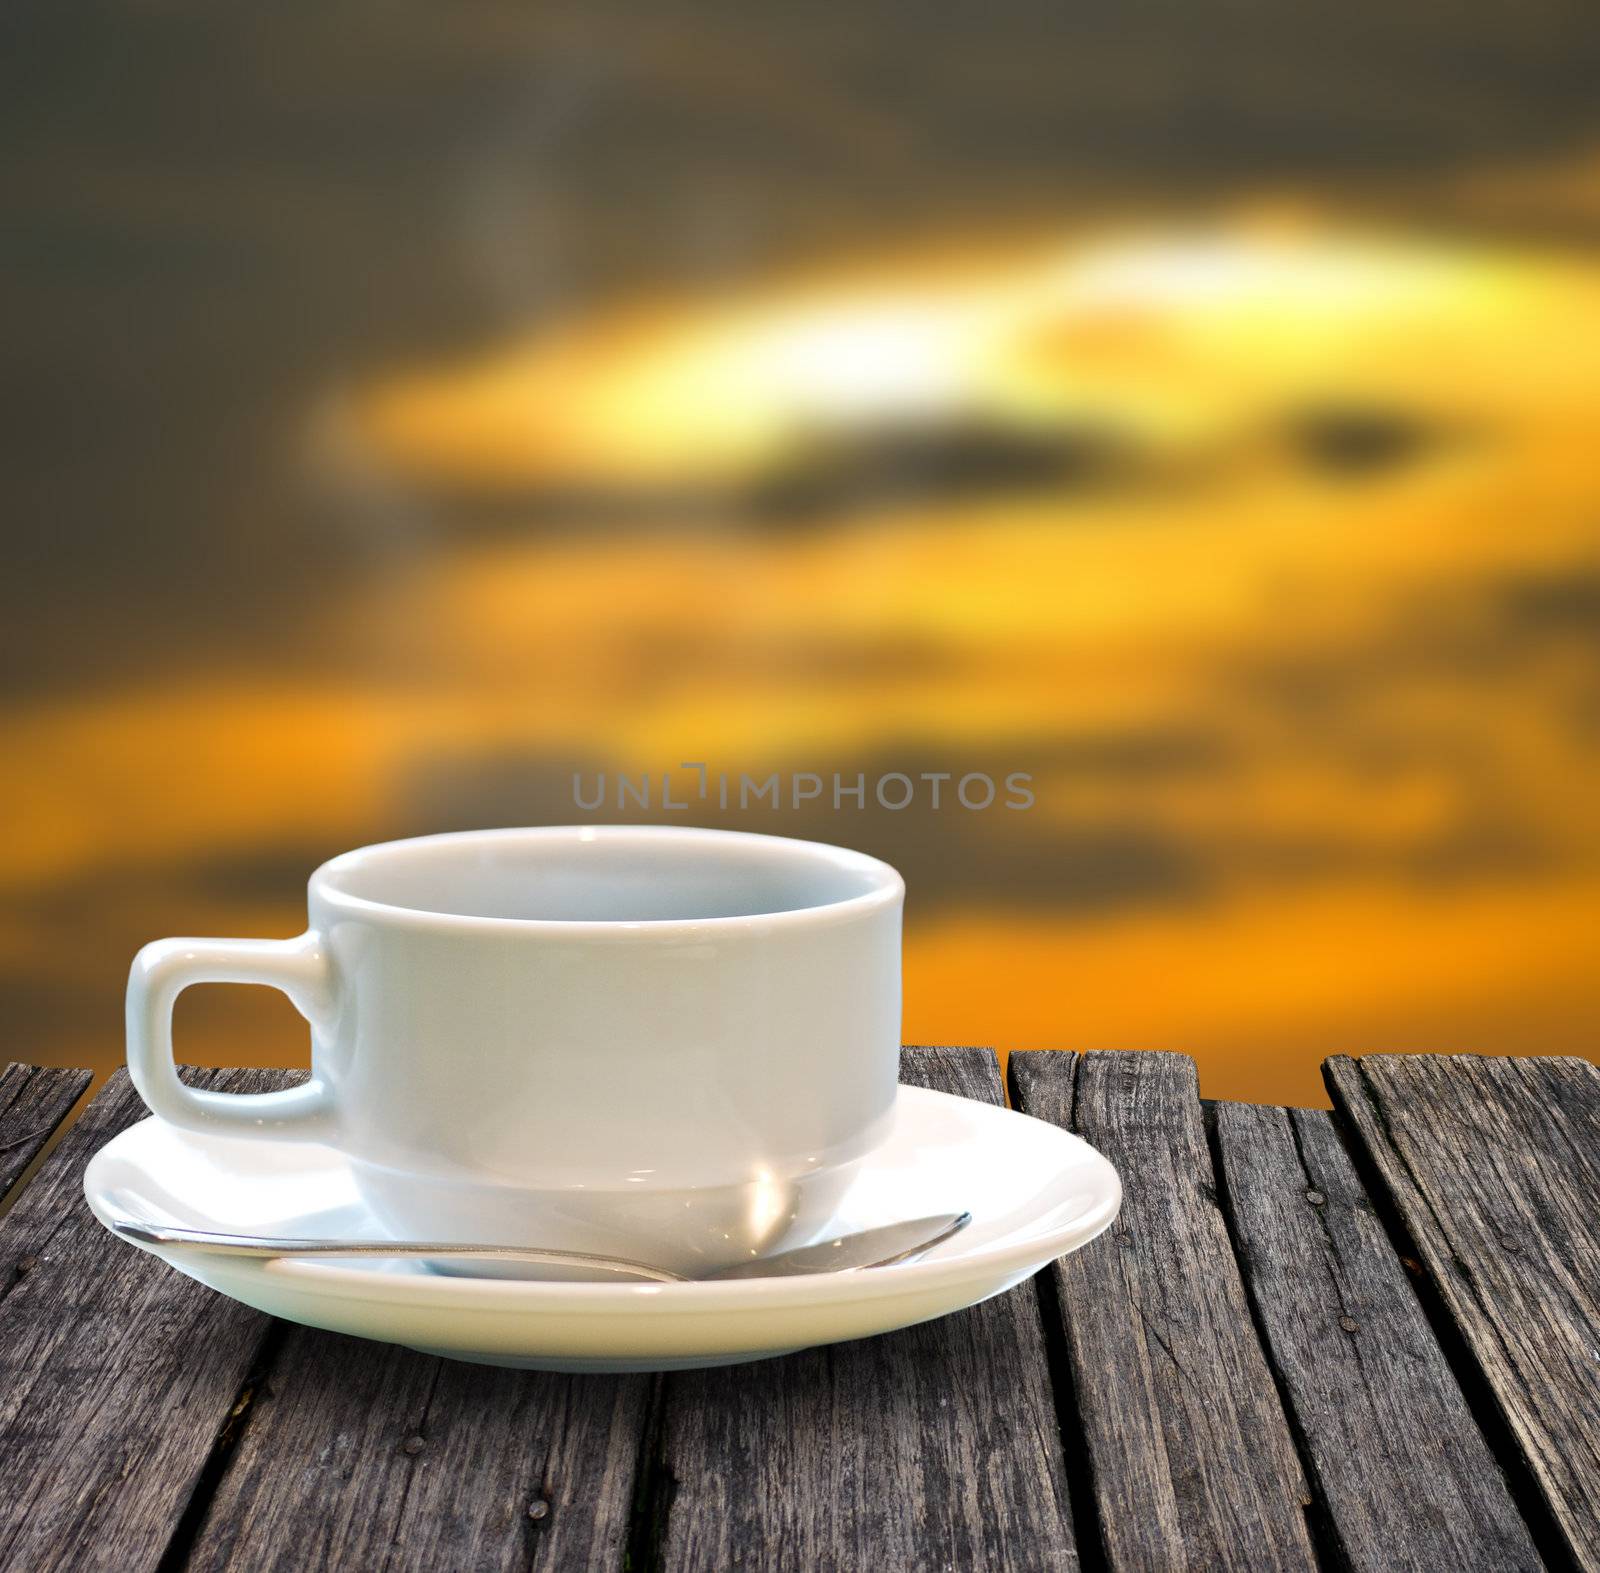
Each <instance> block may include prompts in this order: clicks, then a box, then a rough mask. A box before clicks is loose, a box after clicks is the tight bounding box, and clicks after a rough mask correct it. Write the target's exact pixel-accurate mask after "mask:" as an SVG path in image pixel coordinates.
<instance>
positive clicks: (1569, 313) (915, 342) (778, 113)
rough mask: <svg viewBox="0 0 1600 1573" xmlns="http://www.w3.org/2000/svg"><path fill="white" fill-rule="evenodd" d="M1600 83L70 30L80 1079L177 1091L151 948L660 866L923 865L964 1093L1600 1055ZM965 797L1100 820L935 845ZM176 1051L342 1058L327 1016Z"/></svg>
mask: <svg viewBox="0 0 1600 1573" xmlns="http://www.w3.org/2000/svg"><path fill="white" fill-rule="evenodd" d="M1535 22H1537V25H1535ZM1591 34H1592V30H1591V29H1589V28H1587V26H1586V20H1585V16H1584V11H1583V8H1582V7H1580V6H1578V5H1576V4H1571V5H1568V4H1562V3H1551V4H1548V5H1545V6H1542V7H1540V8H1539V11H1538V15H1537V18H1534V17H1533V16H1532V15H1531V14H1528V15H1524V14H1521V13H1519V16H1518V18H1517V19H1516V20H1515V21H1513V19H1512V18H1511V17H1510V15H1509V14H1508V13H1505V12H1504V11H1503V10H1500V9H1492V8H1481V11H1480V12H1479V13H1477V14H1474V13H1473V12H1472V11H1471V10H1470V9H1463V10H1462V11H1461V12H1460V13H1459V14H1452V15H1451V17H1449V18H1448V19H1445V18H1442V17H1437V16H1434V15H1433V14H1432V13H1431V12H1428V11H1426V10H1424V11H1419V12H1417V13H1416V14H1415V15H1396V14H1392V13H1390V12H1388V11H1385V12H1382V13H1375V14H1374V15H1372V16H1370V17H1362V16H1361V15H1360V14H1358V12H1352V11H1351V10H1350V8H1349V7H1348V6H1341V7H1334V6H1332V5H1316V6H1311V7H1307V8H1303V9H1302V8H1296V11H1295V14H1294V15H1293V16H1292V17H1291V16H1288V15H1280V14H1276V13H1273V14H1268V13H1265V12H1263V13H1261V14H1259V15H1257V14H1254V13H1251V14H1250V15H1248V16H1247V15H1246V14H1245V13H1241V12H1238V11H1235V10H1230V11H1228V12H1226V13H1225V14H1224V13H1222V12H1220V11H1217V12H1215V13H1214V14H1213V13H1211V12H1208V9H1207V8H1206V7H1204V6H1201V7H1193V6H1184V7H1178V6H1176V5H1172V6H1170V7H1165V6H1164V7H1159V8H1158V10H1157V12H1155V13H1141V14H1140V17H1139V18H1138V19H1135V18H1134V17H1132V16H1129V15H1126V14H1122V13H1115V14H1111V13H1108V14H1106V15H1100V14H1098V13H1096V14H1093V15H1091V14H1088V13H1075V12H1073V11H1071V10H1070V9H1068V10H1063V9H1060V8H1057V9H1055V10H1052V11H1049V12H1046V11H1045V10H1043V9H1039V8H1035V7H1033V6H1031V5H1020V4H1007V5H1003V6H998V7H993V8H984V9H983V10H982V12H981V13H980V12H979V10H978V9H977V8H974V9H972V10H971V11H970V12H966V11H964V10H963V11H960V12H958V11H957V10H955V9H943V8H941V9H938V10H935V11H927V10H918V11H916V12H912V11H911V10H909V9H908V8H904V7H899V6H890V5H887V4H883V3H881V0H879V3H874V4H869V5H865V6H852V7H851V8H850V9H849V10H848V11H845V10H844V9H843V8H830V7H827V6H811V7H805V8H783V7H775V6H774V7H762V6H741V7H738V8H734V7H725V6H721V5H712V4H697V5H694V6H689V7H665V8H664V7H661V6H650V7H644V6H642V5H639V6H634V7H631V8H630V7H622V6H606V7H602V8H600V9H598V10H586V11H584V12H583V13H582V14H581V15H580V14H579V13H578V12H577V10H576V8H573V9H571V10H570V11H565V12H564V11H563V9H562V8H556V9H554V10H550V9H546V10H545V11H543V12H542V13H541V15H540V16H539V17H537V18H535V17H529V16H526V15H522V14H520V13H517V12H513V11H511V10H509V9H506V8H504V7H500V6H466V7H461V8H449V9H448V10H445V9H441V8H435V7H424V6H411V5H402V6H393V7H383V8H375V7H374V8H368V7H364V6H359V5H349V4H344V5H338V6H334V7H331V8H322V9H318V10H315V11H306V12H303V13H302V12H297V11H289V12H284V11H280V10H274V11H273V12H272V13H271V14H265V13H258V14H250V13H233V12H229V13H226V14H224V13H219V12H216V11H215V10H204V11H202V10H199V9H194V10H191V9H189V8H187V7H182V6H177V7H162V8H136V7H133V6H131V5H114V6H106V7H92V8H90V9H89V11H87V12H75V13H74V14H73V16H72V17H70V18H69V17H65V16H63V15H62V14H61V13H60V12H58V11H54V10H48V9H44V8H36V9H32V10H29V9H26V8H25V9H24V11H23V12H21V13H19V19H18V21H17V22H16V24H15V26H14V47H13V48H12V49H11V50H10V58H9V60H8V62H7V63H6V65H5V67H4V70H5V73H6V76H7V77H8V78H9V79H10V81H9V86H8V87H7V88H6V91H4V92H0V123H3V124H4V127H5V130H6V136H7V145H8V147H10V148H12V149H13V156H12V158H11V160H10V162H9V165H8V168H7V170H6V171H5V174H4V180H5V184H6V192H5V211H6V213H7V215H8V219H7V223H6V226H5V233H4V235H3V236H0V285H3V288H0V314H3V317H4V321H3V323H0V327H3V330H4V334H3V339H0V343H3V344H4V350H3V352H0V353H3V356H4V366H3V379H4V380H3V384H0V386H3V393H0V397H3V399H4V408H5V412H6V417H7V426H8V430H9V434H10V441H9V442H8V443H7V445H6V449H5V455H4V459H3V469H0V481H3V484H4V488H5V492H4V495H5V497H6V509H5V518H6V523H5V529H6V532H7V537H8V540H7V545H8V551H7V556H8V559H9V567H8V572H7V574H6V575H5V580H4V585H3V588H0V602H3V607H4V614H5V615H4V619H3V629H0V648H3V649H4V652H5V656H6V660H7V665H8V670H9V671H11V672H12V673H13V674H14V675H13V677H12V679H11V681H10V682H9V683H8V686H7V689H6V692H5V696H4V699H3V708H0V745H3V747H0V821H3V823H4V825H5V826H6V828H7V831H8V834H7V836H6V840H5V842H4V847H3V850H0V991H3V996H4V1005H5V1010H6V1013H7V1021H8V1029H9V1036H10V1044H9V1048H8V1053H9V1055H10V1057H13V1058H20V1059H27V1060H33V1061H38V1062H45V1063H76V1064H86V1065H92V1066H94V1067H96V1068H97V1069H100V1070H105V1069H107V1068H109V1067H110V1066H111V1065H114V1064H115V1063H117V1062H118V1061H119V1060H120V1057H121V1026H120V1000H121V991H122V986H123V981H124V978H125V974H126V966H127V962H128V960H129V959H130V958H131V956H132V954H133V952H134V950H136V949H137V947H138V945H139V944H140V943H142V942H143V941H144V940H146V939H151V938H155V937H158V936H160V935H163V934H169V933H202V934H204V933H210V934H240V935H250V934H265V935H287V934H290V933H294V932H297V931H298V929H299V928H300V927H301V926H303V918H304V907H303V900H304V880H305V876H306V875H307V874H308V873H309V872H310V870H311V868H312V867H313V866H315V864H317V863H318V862H320V861H321V860H322V859H323V858H325V857H327V856H329V855H331V854H333V853H334V852H337V851H340V850H342V849H344V848H346V847H349V846H354V845H357V844H360V843H363V842H367V841H372V840H379V839H385V838H388V837H391V836H398V835H406V834H414V833H422V832H426V831H430V830H441V829H453V828H461V827H469V826H479V825H491V824H536V823H564V822H570V821H574V820H583V819H610V820H627V819H640V818H647V819H671V820H677V821H683V822H696V823H714V824H725V825H730V826H735V827H739V828H746V829H758V830H768V831H774V832H777V833H780V834H792V835H801V836H808V837H814V838H818V839H824V840H830V841H837V842H841V843H844V844H847V845H851V846H857V847H861V848H863V849H865V850H867V851H870V852H873V853H875V854H878V855H880V856H883V857H886V858H888V859H889V860H890V861H892V862H894V863H895V864H896V865H897V866H899V867H900V868H901V869H902V871H903V872H904V873H905V875H906V878H907V882H908V887H909V899H908V908H907V936H906V1027H905V1031H906V1037H907V1040H908V1041H915V1042H961V1043H986V1044H993V1045H995V1046H996V1047H997V1048H999V1049H1000V1050H1002V1051H1003V1052H1005V1051H1010V1050H1013V1049H1024V1048H1040V1047H1075V1048H1139V1047H1145V1048H1160V1049H1176V1050H1182V1051H1185V1052H1188V1053H1191V1054H1193V1055H1194V1056H1195V1057H1196V1058H1197V1060H1198V1061H1199V1063H1200V1071H1201V1081H1202V1089H1203V1091H1205V1092H1206V1093H1207V1094H1209V1095H1212V1096H1219V1097H1247V1098H1253V1099H1259V1100H1268V1101H1280V1102H1290V1103H1321V1102H1324V1101H1325V1099H1324V1097H1323V1094H1322V1089H1321V1082H1320V1077H1319V1075H1318V1069H1317V1067H1318V1062H1319V1060H1320V1059H1321V1057H1322V1056H1324V1055H1327V1054H1330V1053H1341V1052H1366V1051H1377V1050H1410V1049H1415V1050H1447V1051H1483V1052H1495V1053H1512V1052H1516V1053H1533V1052H1540V1053H1569V1054H1583V1055H1592V1054H1593V1051H1594V1045H1595V1043H1596V1028H1597V1026H1600V945H1597V942H1596V920H1597V918H1600V821H1597V816H1596V813H1595V811H1594V804H1595V802H1596V800H1597V793H1600V484H1597V480H1596V466H1595V460H1594V456H1595V454H1596V453H1597V452H1600V116H1597V115H1596V113H1595V111H1594V107H1593V102H1592V93H1591V92H1590V91H1588V85H1590V84H1592V82H1593V80H1594V67H1595V65H1596V64H1600V62H1597V61H1596V60H1595V59H1594V56H1595V54H1596V45H1595V41H1594V39H1593V37H1592V36H1591ZM1446 43H1447V44H1448V45H1449V47H1448V48H1446V47H1436V46H1441V45H1442V44H1446ZM689 761H701V762H704V763H705V765H706V767H707V769H708V770H709V771H710V772H711V775H712V779H713V780H714V779H715V776H716V774H717V772H719V771H726V772H728V773H729V775H730V777H732V778H733V779H734V780H735V781H736V780H737V778H738V776H739V775H741V774H745V775H749V776H752V777H754V778H756V779H758V780H759V779H762V778H765V777H766V776H767V775H769V774H770V773H772V772H779V773H780V774H781V775H782V776H783V777H784V778H785V779H786V780H787V779H788V778H790V777H791V776H792V775H794V774H795V773H814V774H816V775H818V776H820V777H821V778H822V779H823V781H824V783H826V788H825V790H824V791H823V792H822V794H821V795H820V796H818V797H816V798H812V799H808V800H806V801H804V802H801V803H799V804H796V803H794V802H793V801H792V800H791V799H789V798H787V797H786V800H785V801H784V802H783V803H782V804H781V805H779V806H777V807H774V806H772V805H771V804H770V803H767V802H763V803H760V804H752V805H751V806H748V807H745V808H743V809H741V808H740V807H739V806H738V804H737V801H736V800H735V801H734V802H733V803H732V804H731V805H730V806H729V807H728V808H727V809H722V808H721V807H719V806H718V804H717V802H716V800H715V795H714V793H713V795H712V796H711V797H708V798H707V799H705V800H704V801H701V800H698V799H696V800H694V801H693V803H692V806H691V809H690V810H689V811H686V812H680V811H676V810H672V809H667V808H663V807H662V806H661V804H660V797H659V786H660V780H661V777H662V775H663V773H669V774H670V775H671V776H672V790H673V792H674V793H675V794H676V795H677V796H678V797H680V798H681V797H682V796H683V795H684V792H685V790H686V788H687V787H688V786H689V785H691V784H692V782H693V780H694V775H693V773H692V772H690V773H687V774H686V773H685V771H684V769H683V765H684V762H689ZM940 772H949V773H950V776H951V779H952V780H957V779H959V778H960V777H962V776H964V775H967V774H970V773H980V774H987V775H989V776H991V777H992V778H994V779H995V781H996V782H1003V779H1004V778H1005V777H1006V776H1007V775H1008V774H1011V773H1013V772H1024V773H1027V774H1028V775H1029V776H1030V777H1031V791H1032V796H1033V802H1032V805H1031V806H1030V807H1028V808H1026V809H1023V810H1017V809H1007V808H1006V807H1004V802H1005V793H1004V790H1003V788H1002V791H1001V793H1000V794H999V797H998V798H997V800H996V802H995V803H994V804H993V805H992V806H990V807H987V808H983V809H971V808H967V807H964V806H963V805H962V804H961V803H960V802H959V801H957V800H955V799H954V798H953V797H952V796H951V794H950V789H949V787H948V786H947V788H946V791H945V795H944V798H943V801H942V802H941V804H940V806H939V807H938V808H934V807H933V806H932V804H931V801H930V795H929V793H928V792H926V791H925V790H919V791H918V793H917V795H916V797H915V798H914V800H913V801H912V803H911V804H910V806H908V807H906V808H904V809H898V810H896V809H890V808H887V807H884V806H882V805H881V804H879V803H877V802H876V801H875V800H874V793H873V790H872V784H873V783H875V782H876V781H878V780H879V779H880V778H881V777H884V776H886V775H889V774H891V773H900V774H904V775H908V776H910V777H912V778H913V780H916V779H917V778H919V777H921V776H922V775H923V774H924V773H940ZM646 773H648V774H649V775H650V776H652V777H653V778H654V782H655V788H654V791H655V795H654V796H652V799H651V806H650V808H649V810H647V811H646V810H641V809H639V808H637V807H633V808H631V809H630V808H628V807H626V806H622V807H619V805H618V802H617V788H616V783H617V780H618V777H619V776H621V775H626V776H628V777H629V778H630V779H631V780H633V781H635V782H637V781H638V780H639V778H640V776H641V775H643V774H646ZM601 776H604V777H605V778H606V780H607V781H608V782H609V783H610V784H611V786H610V792H609V794H608V798H607V801H606V804H605V806H604V807H603V808H602V809H599V810H590V809H586V808H584V807H581V806H580V804H579V802H578V801H577V800H576V799H575V793H574V787H575V781H576V782H578V783H582V784H583V791H584V792H585V793H587V794H592V793H593V791H594V789H595V783H596V781H597V779H598V778H599V777H601ZM835 776H837V777H839V778H840V779H841V780H842V782H843V783H844V785H845V786H847V787H849V786H853V785H854V784H855V783H856V781H857V779H858V777H861V778H864V780H865V781H866V783H867V790H866V793H865V800H864V802H862V803H860V804H857V802H856V800H855V798H854V797H853V796H845V797H843V798H842V800H841V801H839V802H838V803H835V801H834V800H833V796H832V791H831V787H832V782H833V779H834V777H835ZM178 1035H179V1042H180V1052H181V1053H182V1054H183V1055H184V1056H185V1057H186V1058H189V1059H193V1060H197V1061H201V1062H209V1063H251V1064H293V1063H303V1061H304V1058H305V1054H306V1043H305V1034H304V1028H303V1026H301V1025H300V1024H299V1023H298V1022H297V1019H296V1018H295V1017H294V1016H293V1013H292V1011H291V1010H290V1009H289V1007H288V1006H287V1005H286V1004H285V1003H284V1002H283V1001H282V1000H280V999H278V998H277V997H276V996H274V995H270V994H268V993H267V992H266V991H259V990H236V989H208V990H199V991H193V992H192V993H191V994H190V995H189V996H186V997H185V1000H184V1003H183V1005H182V1007H181V1009H180V1022H179V1032H178Z"/></svg>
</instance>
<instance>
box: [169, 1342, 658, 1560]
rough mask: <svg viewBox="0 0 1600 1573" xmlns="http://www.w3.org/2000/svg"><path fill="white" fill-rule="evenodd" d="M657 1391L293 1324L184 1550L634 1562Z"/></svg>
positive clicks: (212, 1556)
mask: <svg viewBox="0 0 1600 1573" xmlns="http://www.w3.org/2000/svg"><path fill="white" fill-rule="evenodd" d="M650 1394H651V1379H650V1378H649V1377H647V1376H636V1377H618V1376H555V1375H550V1374H547V1373H543V1372H536V1371H513V1370H505V1369H501V1368H499V1367H492V1366H476V1365H465V1364H462V1363H460V1362H459V1361H453V1360H441V1359H438V1358H437V1357H433V1356H428V1355H421V1354H417V1353H415V1352H413V1351H411V1350H409V1349H400V1348H397V1347H395V1346H393V1345H388V1344H374V1343H368V1342H365V1341H363V1340H361V1339H354V1338H344V1337H341V1336H339V1335H337V1334H334V1333H324V1332H318V1331H315V1330H313V1329H309V1328H299V1327H297V1328H292V1329H290V1331H289V1333H288V1336H287V1339H286V1341H285V1344H284V1347H283V1348H282V1350H281V1351H280V1352H279V1355H278V1358H277V1359H276V1360H275V1361H274V1363H273V1367H272V1370H271V1373H270V1375H269V1376H268V1379H267V1381H266V1383H265V1385H264V1387H263V1388H262V1389H260V1390H258V1392H257V1394H256V1396H255V1399H254V1401H253V1403H252V1405H251V1410H250V1423H249V1425H248V1427H246V1428H245V1430H244V1433H243V1435H242V1437H241V1439H240V1441H239V1443H238V1445H237V1446H236V1447H235V1448H234V1449H233V1451H232V1452H231V1454H230V1455H229V1457H228V1459H227V1467H226V1471H225V1473H224V1474H223V1476H222V1479H221V1483H220V1486H219V1488H218V1491H217V1494H216V1496H215V1498H214V1499H213V1501H212V1503H211V1506H210V1510H209V1512H208V1513H207V1514H206V1516H205V1518H204V1520H203V1522H202V1523H201V1525H200V1528H199V1532H198V1535H197V1538H196V1540H195V1543H194V1546H193V1548H192V1552H191V1554H190V1556H189V1558H188V1560H187V1562H186V1563H185V1564H184V1565H185V1566H186V1567H188V1568H191V1569H221V1568H234V1569H250V1570H255V1569H263V1570H264V1569H281V1570H283V1573H300V1570H302V1569H306V1568H350V1569H366V1568H383V1569H388V1570H401V1569H416V1570H418V1573H425V1570H426V1573H431V1570H434V1569H440V1568H552V1569H561V1568H620V1567H621V1566H622V1563H623V1554H624V1550H625V1547H626V1543H627V1535H628V1526H629V1520H630V1513H631V1509H632V1503H633V1487H634V1475H635V1471H636V1468H637V1465H638V1459H639V1454H640V1444H641V1442H642V1440H643V1437H644V1432H645V1424H646V1420H647V1418H648V1414H649V1409H650Z"/></svg>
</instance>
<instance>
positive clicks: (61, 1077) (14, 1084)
mask: <svg viewBox="0 0 1600 1573" xmlns="http://www.w3.org/2000/svg"><path fill="white" fill-rule="evenodd" d="M92 1080H93V1076H92V1074H91V1073H90V1072H89V1071H79V1070H66V1069H58V1068H49V1067H45V1066H40V1065H7V1066H6V1068H5V1069H4V1070H3V1071H0V1200H4V1198H5V1196H6V1194H7V1193H8V1192H9V1191H10V1189H11V1187H12V1186H13V1185H15V1184H16V1183H17V1180H18V1178H19V1177H20V1176H21V1174H22V1171H23V1170H24V1169H26V1168H27V1167H28V1165H29V1164H30V1163H32V1162H33V1160H34V1158H35V1157H36V1156H37V1155H38V1153H39V1150H40V1148H42V1147H43V1146H44V1144H45V1143H46V1142H47V1141H49V1140H50V1138H51V1136H53V1135H54V1134H55V1129H56V1127H57V1126H58V1125H59V1124H60V1123H61V1122H62V1121H63V1120H64V1119H66V1117H67V1115H68V1114H70V1113H71V1112H72V1106H73V1104H75V1103H76V1102H77V1101H78V1099H79V1098H81V1097H82V1096H83V1092H84V1089H85V1088H86V1087H87V1086H88V1085H89V1083H90V1081H92Z"/></svg>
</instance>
